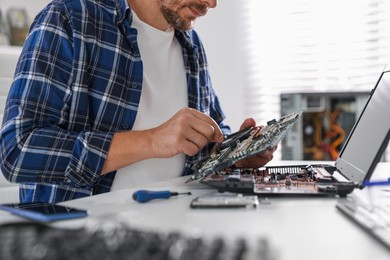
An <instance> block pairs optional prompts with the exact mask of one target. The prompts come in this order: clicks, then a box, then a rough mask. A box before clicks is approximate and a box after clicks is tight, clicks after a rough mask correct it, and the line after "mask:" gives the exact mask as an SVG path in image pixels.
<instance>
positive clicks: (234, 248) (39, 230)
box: [0, 222, 276, 260]
mask: <svg viewBox="0 0 390 260" xmlns="http://www.w3.org/2000/svg"><path fill="white" fill-rule="evenodd" d="M0 241H1V243H0V259H2V260H8V259H20V260H24V259H29V260H31V259H60V260H61V259H72V260H73V259H83V260H89V259H91V260H92V259H93V260H95V259H99V260H105V259H107V260H108V259H110V260H111V259H115V260H121V259H140V260H145V259H148V260H149V259H151V260H160V259H161V260H165V259H166V260H170V259H172V260H181V259H183V260H184V259H185V260H197V259H202V260H208V259H209V260H219V259H220V260H229V259H231V260H241V259H242V260H244V259H259V260H275V259H276V258H275V257H274V256H275V255H274V253H273V252H272V250H271V249H270V247H269V245H268V242H267V240H266V239H259V240H258V241H257V242H256V245H254V247H253V248H256V250H253V249H249V244H248V242H247V241H246V240H245V239H237V240H236V241H235V242H234V243H233V244H229V243H228V242H227V241H226V240H225V239H224V238H214V239H211V240H207V241H206V240H205V239H203V238H195V237H186V236H184V235H183V234H180V233H168V234H160V233H157V232H147V231H141V230H137V229H132V228H130V227H128V226H127V225H124V224H118V223H115V224H114V223H94V225H87V226H86V227H84V228H82V229H76V230H74V229H60V228H54V227H50V226H47V225H43V224H39V223H30V222H29V223H18V224H7V225H0Z"/></svg>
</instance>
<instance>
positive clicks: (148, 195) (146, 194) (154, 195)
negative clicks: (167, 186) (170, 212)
mask: <svg viewBox="0 0 390 260" xmlns="http://www.w3.org/2000/svg"><path fill="white" fill-rule="evenodd" d="M172 195H175V194H172V192H170V191H168V190H163V191H149V190H138V191H136V192H134V193H133V199H134V200H135V201H138V202H147V201H149V200H153V199H169V198H170V197H171V196H172Z"/></svg>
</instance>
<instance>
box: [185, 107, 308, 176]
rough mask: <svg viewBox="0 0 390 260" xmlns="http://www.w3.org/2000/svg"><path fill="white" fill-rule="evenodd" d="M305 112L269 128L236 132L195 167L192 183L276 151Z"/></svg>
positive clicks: (276, 122) (288, 116)
mask: <svg viewBox="0 0 390 260" xmlns="http://www.w3.org/2000/svg"><path fill="white" fill-rule="evenodd" d="M301 114H302V112H294V113H290V114H288V115H285V116H283V117H281V118H280V119H279V120H276V119H274V120H271V121H269V122H268V123H267V125H266V126H254V127H249V128H246V129H243V130H241V131H238V132H236V133H233V134H231V135H229V136H227V137H226V138H225V140H224V141H223V142H221V143H216V144H215V145H214V147H213V148H212V150H211V152H210V156H209V158H208V159H206V160H205V161H203V162H202V163H199V164H196V165H194V166H193V168H192V169H193V170H194V174H193V175H192V176H191V179H190V180H197V179H201V178H204V177H205V176H207V175H209V174H211V173H215V172H218V171H220V170H223V169H225V168H227V167H230V166H232V165H234V164H235V163H236V162H237V161H239V160H242V159H244V158H247V157H250V156H253V155H255V154H258V153H260V152H263V151H265V150H267V149H270V148H273V147H275V146H277V145H278V143H279V142H280V141H281V140H282V139H283V138H284V136H285V135H286V134H287V132H288V131H289V130H290V129H291V127H292V126H293V125H294V123H295V122H296V121H297V120H298V118H299V117H300V116H301Z"/></svg>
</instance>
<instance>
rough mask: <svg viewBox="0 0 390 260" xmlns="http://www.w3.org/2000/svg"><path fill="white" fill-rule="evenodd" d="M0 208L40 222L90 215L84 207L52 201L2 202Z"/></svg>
mask: <svg viewBox="0 0 390 260" xmlns="http://www.w3.org/2000/svg"><path fill="white" fill-rule="evenodd" d="M0 209H2V210H5V211H8V212H10V213H12V214H15V215H18V216H21V217H24V218H28V219H32V220H35V221H40V222H50V221H56V220H66V219H75V218H82V217H86V216H88V212H87V211H86V210H84V209H77V208H73V207H68V206H61V205H57V204H50V203H12V204H1V205H0Z"/></svg>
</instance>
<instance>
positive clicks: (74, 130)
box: [0, 5, 113, 189]
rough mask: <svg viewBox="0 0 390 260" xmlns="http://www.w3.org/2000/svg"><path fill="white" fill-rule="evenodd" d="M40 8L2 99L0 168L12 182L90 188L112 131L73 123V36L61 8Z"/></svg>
mask: <svg viewBox="0 0 390 260" xmlns="http://www.w3.org/2000/svg"><path fill="white" fill-rule="evenodd" d="M44 11H45V12H42V13H41V15H38V16H37V18H36V19H35V21H34V23H33V25H32V26H31V29H30V33H29V35H28V37H27V39H26V42H25V44H24V47H23V50H22V54H21V56H20V58H19V61H18V65H17V68H16V72H15V76H14V81H13V83H12V86H11V89H10V92H9V95H8V98H7V103H6V109H5V113H4V119H3V126H2V130H1V135H0V137H1V141H0V152H1V153H0V156H1V157H0V163H1V171H2V172H3V174H4V176H5V177H6V178H7V179H8V180H9V181H11V182H18V183H29V182H34V183H52V184H66V185H72V186H74V187H83V188H90V189H92V186H93V185H94V183H95V182H96V181H97V179H98V178H99V176H100V172H101V169H102V167H103V164H104V161H105V158H106V155H107V152H108V149H109V146H110V144H111V140H112V135H113V133H112V132H97V131H96V132H95V131H93V129H92V127H91V126H90V124H88V123H80V122H76V121H72V119H71V118H73V116H72V113H73V112H74V111H72V107H73V104H74V103H75V102H80V101H79V100H77V99H75V98H74V96H73V95H72V92H73V91H74V90H75V88H76V86H75V84H74V82H75V78H74V76H75V74H76V73H74V62H75V61H74V57H73V55H74V39H75V37H76V36H78V35H75V34H74V32H73V30H72V24H71V19H69V18H68V17H69V16H68V14H67V12H66V10H65V9H64V8H59V7H55V6H53V5H49V6H48V7H47V8H46V10H44ZM43 14H44V15H43ZM85 122H88V119H85Z"/></svg>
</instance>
